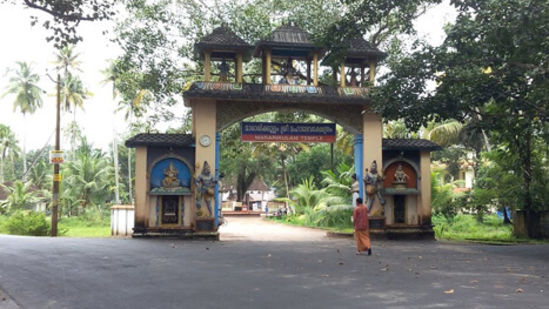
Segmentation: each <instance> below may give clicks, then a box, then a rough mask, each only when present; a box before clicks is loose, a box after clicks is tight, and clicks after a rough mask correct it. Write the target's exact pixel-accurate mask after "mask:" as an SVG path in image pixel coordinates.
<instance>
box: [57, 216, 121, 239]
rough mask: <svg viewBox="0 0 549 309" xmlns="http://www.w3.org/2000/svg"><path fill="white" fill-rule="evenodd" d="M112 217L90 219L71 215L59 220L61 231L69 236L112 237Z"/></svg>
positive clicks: (63, 234)
mask: <svg viewBox="0 0 549 309" xmlns="http://www.w3.org/2000/svg"><path fill="white" fill-rule="evenodd" d="M109 220H110V218H108V217H107V218H101V219H99V220H88V218H81V217H70V218H61V219H60V220H59V226H58V227H59V231H61V233H60V234H61V235H62V236H67V237H110V236H111V224H110V221H109Z"/></svg>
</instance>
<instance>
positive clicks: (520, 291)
mask: <svg viewBox="0 0 549 309" xmlns="http://www.w3.org/2000/svg"><path fill="white" fill-rule="evenodd" d="M515 292H517V293H522V292H524V290H523V289H521V288H518V289H516V290H515Z"/></svg>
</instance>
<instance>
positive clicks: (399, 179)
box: [394, 164, 410, 184]
mask: <svg viewBox="0 0 549 309" xmlns="http://www.w3.org/2000/svg"><path fill="white" fill-rule="evenodd" d="M408 178H410V176H408V174H406V173H405V172H404V170H403V169H402V164H399V165H398V167H397V169H396V171H395V181H394V183H395V184H400V183H406V181H407V180H408Z"/></svg>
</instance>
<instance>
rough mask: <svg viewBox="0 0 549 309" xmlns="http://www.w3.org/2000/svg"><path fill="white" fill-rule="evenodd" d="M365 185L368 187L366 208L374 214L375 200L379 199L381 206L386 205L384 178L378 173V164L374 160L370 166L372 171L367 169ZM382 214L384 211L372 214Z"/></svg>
mask: <svg viewBox="0 0 549 309" xmlns="http://www.w3.org/2000/svg"><path fill="white" fill-rule="evenodd" d="M364 184H365V185H366V197H367V198H368V201H367V203H366V206H367V207H368V210H370V211H371V212H372V207H373V205H374V200H375V199H376V198H377V199H378V201H379V203H380V204H381V205H385V199H384V198H383V196H382V191H383V176H381V175H380V174H379V173H378V172H377V163H376V161H375V160H374V162H372V165H371V166H370V170H368V169H366V176H365V177H364ZM378 212H379V213H382V212H383V211H382V210H379V211H375V212H372V214H376V213H378Z"/></svg>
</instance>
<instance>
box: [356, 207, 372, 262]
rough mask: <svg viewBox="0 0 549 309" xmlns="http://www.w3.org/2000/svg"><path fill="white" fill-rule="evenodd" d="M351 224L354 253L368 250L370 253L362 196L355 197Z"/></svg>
mask: <svg viewBox="0 0 549 309" xmlns="http://www.w3.org/2000/svg"><path fill="white" fill-rule="evenodd" d="M353 224H354V227H355V240H356V254H357V255H360V254H362V252H363V251H368V255H372V247H371V245H370V225H369V222H368V208H367V207H366V206H365V205H364V204H362V198H360V197H359V198H357V199H356V207H355V209H354V210H353Z"/></svg>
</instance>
